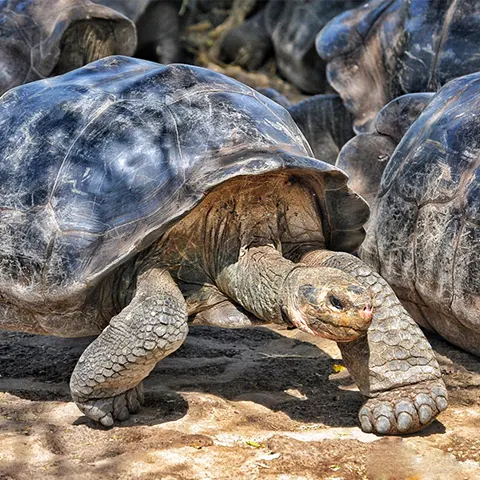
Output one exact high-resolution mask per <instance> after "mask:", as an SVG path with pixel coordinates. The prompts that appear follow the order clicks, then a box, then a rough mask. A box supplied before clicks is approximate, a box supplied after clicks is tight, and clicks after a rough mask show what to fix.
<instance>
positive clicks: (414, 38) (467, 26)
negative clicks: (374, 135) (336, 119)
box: [316, 0, 480, 133]
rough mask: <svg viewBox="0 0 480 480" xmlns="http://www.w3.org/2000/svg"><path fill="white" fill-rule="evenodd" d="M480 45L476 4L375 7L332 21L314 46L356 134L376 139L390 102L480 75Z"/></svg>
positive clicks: (400, 1)
mask: <svg viewBox="0 0 480 480" xmlns="http://www.w3.org/2000/svg"><path fill="white" fill-rule="evenodd" d="M479 43H480V2H478V1H477V0H460V1H456V2H446V1H442V2H438V1H435V0H373V1H371V2H369V3H367V4H365V5H363V6H362V7H359V8H356V9H355V10H351V11H348V12H345V13H343V14H342V15H339V16H337V17H336V18H334V19H333V20H332V21H331V22H329V23H328V24H327V25H326V26H325V28H323V30H322V31H321V32H320V33H319V35H318V37H317V40H316V46H317V51H318V53H319V54H320V56H321V57H322V58H323V59H324V60H325V61H327V62H328V65H327V77H328V80H329V82H330V84H331V85H332V86H333V88H335V90H337V91H338V92H339V94H340V96H341V97H342V98H343V100H344V102H345V106H346V107H347V108H348V109H349V110H350V111H351V112H352V113H353V114H354V116H355V130H356V131H357V133H361V132H371V131H373V129H374V120H375V116H376V115H377V113H378V112H379V111H380V109H381V108H382V107H383V106H384V105H386V104H387V103H388V102H389V101H390V100H392V99H394V98H396V97H398V96H400V95H403V94H406V93H414V92H427V91H433V92H435V91H437V90H438V89H439V88H440V87H441V86H442V85H444V84H445V83H447V82H448V81H449V80H452V79H453V78H456V77H459V76H461V75H466V74H468V73H473V72H476V71H477V70H479V69H480V56H479V55H477V50H478V44H479Z"/></svg>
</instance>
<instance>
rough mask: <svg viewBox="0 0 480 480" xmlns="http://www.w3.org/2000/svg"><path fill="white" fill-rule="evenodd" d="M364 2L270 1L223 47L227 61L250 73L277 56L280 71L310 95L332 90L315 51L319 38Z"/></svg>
mask: <svg viewBox="0 0 480 480" xmlns="http://www.w3.org/2000/svg"><path fill="white" fill-rule="evenodd" d="M362 3H363V0H347V1H333V2H332V1H331V0H301V1H295V2H292V1H288V0H270V1H269V2H268V3H267V5H266V6H265V8H264V9H262V10H260V11H259V12H258V13H256V14H255V15H254V16H252V17H251V18H249V19H247V21H246V22H245V23H244V24H243V25H241V26H240V27H238V28H237V29H235V30H232V31H231V32H229V34H228V35H227V36H226V37H225V39H224V41H223V43H222V55H223V57H222V58H223V60H225V61H227V62H235V63H237V64H239V65H240V66H242V67H244V68H247V69H248V70H256V69H258V68H260V67H261V66H262V65H263V64H264V63H265V61H266V60H267V59H268V58H269V57H270V56H272V55H273V56H274V57H275V61H276V65H277V68H278V71H279V72H280V74H281V75H282V76H283V77H285V78H286V79H287V80H288V81H289V82H291V83H293V84H294V85H295V86H297V87H298V88H300V89H301V90H302V91H304V92H306V93H311V94H315V93H324V92H325V91H326V90H327V89H328V84H327V79H326V76H325V62H324V60H323V59H322V58H321V57H320V56H319V55H318V53H317V51H316V49H315V37H316V36H317V34H318V32H319V31H320V30H321V29H322V28H323V26H324V25H325V24H326V23H327V22H328V21H329V20H331V19H332V18H334V17H335V16H336V15H339V14H340V13H342V12H344V11H345V10H347V9H349V8H355V7H357V6H359V5H361V4H362Z"/></svg>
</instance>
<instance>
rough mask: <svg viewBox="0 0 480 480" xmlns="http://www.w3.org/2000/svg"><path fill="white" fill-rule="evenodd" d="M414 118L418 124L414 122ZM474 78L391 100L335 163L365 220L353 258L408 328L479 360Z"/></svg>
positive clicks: (479, 204) (479, 212) (479, 95)
mask: <svg viewBox="0 0 480 480" xmlns="http://www.w3.org/2000/svg"><path fill="white" fill-rule="evenodd" d="M417 117H418V118H417ZM479 118H480V74H479V73H474V74H471V75H467V76H464V77H460V78H458V79H455V80H452V81H451V82H449V83H447V84H446V85H445V86H444V87H443V88H441V89H440V90H439V91H438V93H437V94H433V93H423V94H421V93H416V94H408V95H404V96H402V97H399V98H397V99H395V100H393V101H392V102H390V103H389V104H388V105H387V106H386V107H384V108H383V110H381V112H380V113H379V114H378V117H377V121H376V130H377V131H376V132H375V133H372V134H362V135H358V136H357V137H354V138H353V139H352V140H351V141H350V142H349V143H347V144H346V145H345V146H344V148H343V149H342V151H341V153H340V156H339V159H338V162H337V165H338V166H340V167H341V168H343V169H345V170H346V171H347V172H348V173H349V175H350V176H351V179H352V180H351V183H350V184H351V185H352V186H354V188H355V189H356V190H357V191H359V192H360V193H362V194H363V195H364V196H365V197H366V198H368V199H369V201H370V203H371V205H372V207H373V214H372V218H371V220H370V224H369V227H368V229H367V232H368V233H367V238H366V241H365V242H364V243H363V245H362V247H361V257H362V258H363V259H364V260H365V261H366V262H367V263H369V264H370V265H372V266H373V267H374V268H375V269H376V270H377V271H378V272H380V273H381V274H382V276H383V277H384V278H385V279H386V280H387V281H388V282H389V283H390V284H391V285H392V287H393V289H394V290H395V292H396V293H397V295H398V296H399V298H400V299H401V300H402V301H403V303H404V304H405V306H406V307H407V310H408V311H409V312H410V313H411V314H412V316H413V317H414V318H415V319H416V320H417V322H418V323H419V324H420V325H422V326H424V327H426V328H428V329H431V330H435V331H437V332H438V333H440V334H441V335H442V336H443V337H445V338H446V339H447V340H449V341H450V342H452V343H454V344H456V345H458V346H459V347H461V348H464V349H466V350H468V351H470V352H472V353H474V354H476V355H480V123H479Z"/></svg>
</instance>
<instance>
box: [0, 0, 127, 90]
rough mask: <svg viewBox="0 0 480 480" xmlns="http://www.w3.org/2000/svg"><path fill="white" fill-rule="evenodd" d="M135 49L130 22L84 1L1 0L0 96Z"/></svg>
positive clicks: (115, 13) (107, 9)
mask: <svg viewBox="0 0 480 480" xmlns="http://www.w3.org/2000/svg"><path fill="white" fill-rule="evenodd" d="M135 46H136V34H135V26H134V25H133V24H132V22H130V21H129V20H128V19H127V18H125V17H124V16H122V15H120V14H119V13H117V12H116V11H114V10H111V9H109V8H106V7H103V6H101V5H96V4H94V3H92V2H90V1H89V0H1V1H0V95H1V94H2V93H3V92H5V91H7V90H9V89H10V88H13V87H15V86H17V85H22V84H23V83H27V82H31V81H33V80H38V79H41V78H46V77H49V76H51V75H58V74H61V73H65V72H68V71H70V70H74V69H75V68H78V67H81V66H83V65H85V64H87V63H89V62H92V61H94V60H98V59H99V58H102V57H106V56H109V55H113V54H122V55H131V54H133V52H134V51H135Z"/></svg>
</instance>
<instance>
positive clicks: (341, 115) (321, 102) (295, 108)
mask: <svg viewBox="0 0 480 480" xmlns="http://www.w3.org/2000/svg"><path fill="white" fill-rule="evenodd" d="M256 90H257V91H259V92H260V93H262V94H263V95H265V96H266V97H268V98H270V99H272V100H274V101H275V102H277V103H278V104H280V105H282V107H285V108H286V109H287V110H288V113H289V114H290V115H291V116H292V118H293V120H294V121H295V123H296V124H297V126H298V128H299V129H300V131H301V132H302V133H303V135H305V138H306V139H307V141H308V143H309V145H310V147H311V148H312V151H313V155H314V157H315V158H318V159H319V160H322V161H324V162H327V163H331V164H332V165H335V162H336V161H337V157H338V154H339V153H340V150H341V148H342V147H343V145H345V143H347V141H348V140H350V139H351V138H352V137H353V136H354V135H355V133H354V131H353V128H352V123H353V117H352V115H351V113H350V112H349V111H348V110H347V109H346V108H345V106H344V105H343V103H342V99H341V98H340V96H339V95H335V94H324V95H322V94H319V95H312V96H311V97H308V98H306V99H304V100H301V101H300V102H298V103H295V104H292V102H290V100H289V99H288V98H286V97H285V96H284V95H282V94H281V93H279V92H277V91H276V90H275V89H274V88H257V89H256ZM353 190H354V191H355V188H353Z"/></svg>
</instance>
